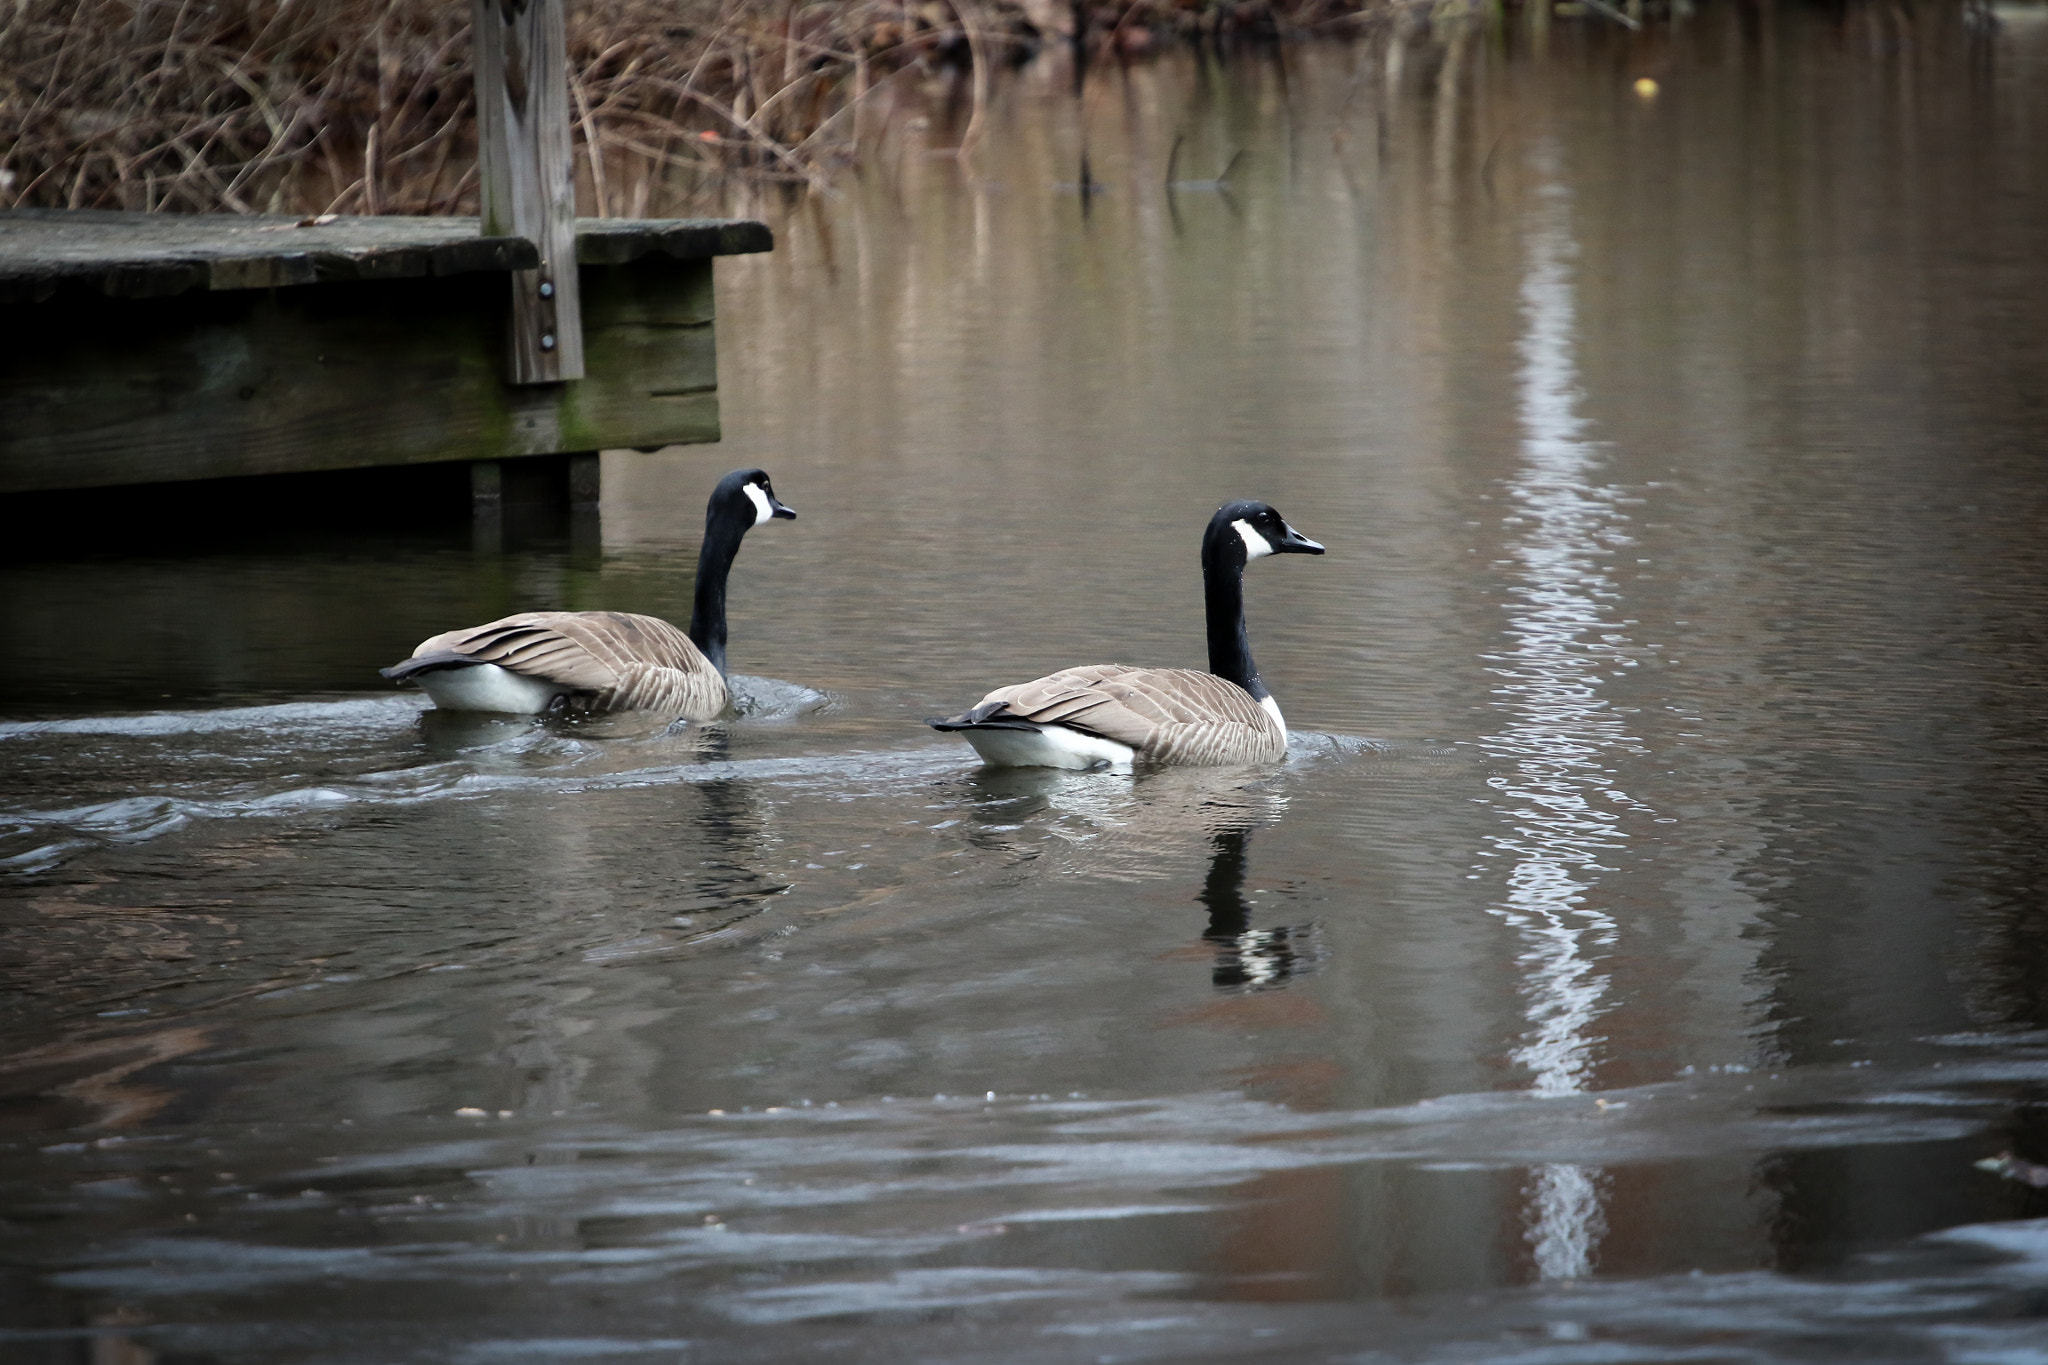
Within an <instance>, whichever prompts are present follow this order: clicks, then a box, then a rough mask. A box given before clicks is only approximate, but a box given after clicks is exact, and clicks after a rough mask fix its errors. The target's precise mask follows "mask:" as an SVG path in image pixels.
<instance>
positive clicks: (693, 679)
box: [413, 611, 731, 720]
mask: <svg viewBox="0 0 2048 1365" xmlns="http://www.w3.org/2000/svg"><path fill="white" fill-rule="evenodd" d="M441 653H448V654H464V655H467V656H469V657H470V658H472V659H476V660H478V661H479V662H482V663H491V664H496V665H498V667H500V668H503V669H505V670H507V671H509V672H512V673H517V674H520V675H521V676H523V677H528V678H539V679H541V680H542V681H545V682H551V683H558V684H560V685H561V686H563V687H565V688H567V689H569V690H571V691H572V692H575V693H577V694H579V699H580V700H582V701H583V704H584V705H585V706H586V708H587V709H589V710H592V711H636V710H662V711H674V712H677V713H678V714H681V715H685V716H688V717H689V718H690V719H692V720H709V719H710V718H711V717H713V716H716V715H718V714H720V713H721V712H723V711H724V710H725V708H726V706H727V705H728V704H729V702H730V700H731V694H730V693H729V692H727V690H726V686H725V679H724V678H722V677H720V676H719V672H718V670H717V669H715V668H713V667H712V666H711V661H710V660H709V659H707V658H705V657H704V653H703V651H702V650H700V649H698V648H697V646H696V645H695V644H694V643H692V641H691V640H690V637H689V636H687V635H685V634H683V632H681V631H680V630H677V629H676V628H675V627H674V626H672V625H670V624H669V623H668V622H666V621H664V620H662V619H661V618H660V617H658V616H635V615H632V614H630V613H627V612H622V611H528V612H521V613H520V614H519V615H517V616H507V617H505V618H504V619H503V620H498V621H492V622H490V623H488V624H486V625H481V626H470V627H468V628H466V629H463V630H451V631H446V632H444V633H442V634H440V635H436V636H434V637H433V638H432V639H429V640H423V641H421V642H420V646H419V648H418V649H415V650H414V651H413V656H414V657H415V658H417V657H419V656H421V655H423V654H441Z"/></svg>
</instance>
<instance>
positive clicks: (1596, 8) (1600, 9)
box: [1580, 0, 1643, 30]
mask: <svg viewBox="0 0 2048 1365" xmlns="http://www.w3.org/2000/svg"><path fill="white" fill-rule="evenodd" d="M1580 3H1581V4H1583V5H1584V6H1585V7H1586V8H1587V9H1589V10H1591V11H1593V13H1595V14H1604V15H1606V16H1607V17H1608V18H1609V19H1612V20H1613V21H1614V22H1615V23H1617V24H1621V25H1624V26H1625V27H1628V28H1631V29H1638V30H1640V29H1641V28H1642V26H1643V24H1642V21H1641V20H1640V19H1633V18H1630V17H1629V16H1628V15H1626V14H1623V13H1622V12H1621V11H1620V10H1618V9H1616V8H1615V7H1614V6H1612V5H1610V4H1608V3H1607V0H1580Z"/></svg>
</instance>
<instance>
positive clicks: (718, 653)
mask: <svg viewBox="0 0 2048 1365" xmlns="http://www.w3.org/2000/svg"><path fill="white" fill-rule="evenodd" d="M746 533H747V528H746V527H745V526H742V525H738V524H736V523H735V522H734V521H733V519H732V518H730V517H722V516H720V515H719V514H718V512H717V511H716V510H713V511H712V512H711V513H710V514H709V515H708V516H706V517H705V518H704V548H703V549H702V550H699V551H698V552H697V600H696V603H695V605H694V606H693V607H692V608H691V611H690V642H691V643H692V644H694V645H696V646H697V648H699V649H701V650H703V651H704V657H705V658H707V659H709V660H710V661H711V666H712V667H713V668H715V669H717V670H718V671H719V673H720V674H721V675H722V674H724V672H725V580H726V579H727V578H728V577H730V576H731V574H732V561H733V556H735V555H737V554H738V553H739V552H740V539H741V537H743V536H745V535H746Z"/></svg>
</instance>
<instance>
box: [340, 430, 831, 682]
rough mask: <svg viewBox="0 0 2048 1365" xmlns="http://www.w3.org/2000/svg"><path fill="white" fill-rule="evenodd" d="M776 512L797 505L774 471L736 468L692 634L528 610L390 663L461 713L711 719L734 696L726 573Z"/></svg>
mask: <svg viewBox="0 0 2048 1365" xmlns="http://www.w3.org/2000/svg"><path fill="white" fill-rule="evenodd" d="M776 517H786V518H789V519H791V520H794V519H795V517H796V513H795V512H793V511H791V510H790V509H789V508H787V507H785V506H783V505H782V504H781V503H780V502H777V501H776V499H775V490H774V489H773V488H772V487H771V486H770V485H769V483H768V475H767V473H766V472H765V471H762V470H759V469H736V470H734V471H733V472H732V473H730V474H728V475H726V476H725V477H724V478H722V479H720V480H719V481H718V487H716V488H714V489H712V490H711V502H710V505H709V506H707V507H706V508H705V510H704V548H703V549H702V550H700V551H699V552H698V554H697V600H696V605H695V607H694V609H693V610H692V611H691V613H690V633H689V634H688V635H685V634H683V632H681V631H679V630H677V629H676V628H675V627H674V626H672V625H670V624H669V623H668V622H666V621H664V620H662V619H661V618H660V617H657V616H633V615H629V614H627V613H626V612H622V611H527V612H521V613H520V614H519V615H517V616H507V617H506V618H504V619H503V620H502V621H492V622H491V623H490V624H488V625H482V626H471V627H469V628H468V629H466V630H451V631H448V632H446V633H445V634H441V635H436V636H434V637H433V638H432V639H430V640H423V641H421V642H420V647H419V648H418V649H415V650H414V651H413V652H412V657H411V658H410V659H407V660H405V661H404V662H402V663H399V664H396V665H394V666H392V667H390V668H386V669H381V670H379V671H380V672H382V673H383V674H384V676H385V677H387V678H389V679H391V680H392V681H393V682H405V681H407V680H411V681H413V682H416V683H418V684H419V685H420V686H421V687H422V688H423V689H425V691H426V693H427V695H428V696H430V697H432V698H433V699H434V705H436V706H439V707H442V708H444V709H446V710H450V711H510V712H514V713H518V714H523V715H539V714H541V713H543V712H549V711H558V710H571V711H636V710H658V711H669V712H673V713H675V714H677V715H680V716H683V717H685V718H687V719H690V720H710V719H712V718H713V717H715V716H719V715H722V714H723V713H724V712H725V710H726V708H727V707H728V706H730V705H731V704H732V693H731V692H730V691H729V690H728V689H727V687H726V685H725V580H726V576H727V575H728V574H729V573H731V572H732V561H733V556H734V555H736V554H738V553H739V552H740V539H741V537H743V536H745V535H746V533H747V532H748V530H749V529H751V528H753V527H755V526H760V525H762V524H764V523H766V522H768V521H771V520H773V519H774V518H776Z"/></svg>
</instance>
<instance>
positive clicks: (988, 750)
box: [925, 502, 1323, 770]
mask: <svg viewBox="0 0 2048 1365" xmlns="http://www.w3.org/2000/svg"><path fill="white" fill-rule="evenodd" d="M1322 552H1323V547H1322V546H1321V545H1318V544H1317V543H1316V542H1315V541H1313V540H1310V539H1309V538H1308V537H1307V536H1304V535H1302V534H1301V533H1300V532H1299V531H1297V530H1295V529H1294V528H1293V527H1292V526H1289V525H1288V524H1287V522H1286V521H1285V520H1284V519H1282V517H1281V516H1280V514H1279V513H1278V512H1276V511H1274V510H1273V509H1272V508H1270V507H1268V506H1267V505H1266V504H1265V503H1263V502H1232V503H1225V504H1224V505H1223V506H1222V507H1221V508H1219V509H1218V510H1217V513H1216V515H1215V516H1213V517H1211V518H1209V529H1208V530H1206V531H1204V532H1203V533H1202V595H1203V598H1204V599H1205V602H1206V604H1207V608H1208V618H1209V671H1208V672H1207V673H1199V672H1196V671H1195V670H1194V669H1191V668H1132V667H1130V666H1129V665H1127V664H1088V665H1084V666H1083V667H1080V668H1068V669H1062V670H1061V671H1060V672H1058V673H1054V674H1052V675H1050V676H1048V677H1044V678H1039V679H1037V680H1036V681H1034V682H1028V683H1019V684H1017V685H1016V686H1014V687H999V688H997V689H996V690H995V691H993V692H991V693H989V694H988V695H987V696H986V697H983V698H982V699H981V703H980V704H979V705H978V706H976V707H974V708H973V709H972V710H970V711H966V712H963V713H962V714H960V715H957V716H953V717H951V718H949V719H944V720H940V719H932V720H928V721H926V722H925V724H927V725H929V726H931V727H932V728H933V729H934V730H940V731H947V732H955V731H957V732H958V733H959V734H960V736H961V737H962V738H964V739H965V740H966V741H967V742H968V743H969V744H972V745H973V746H974V748H975V752H977V753H979V754H980V755H981V760H982V762H984V763H987V764H989V765H991V766H993V767H998V768H1080V769H1083V770H1087V769H1094V768H1103V767H1110V768H1128V767H1130V766H1132V764H1133V763H1137V762H1143V763H1160V764H1224V763H1272V762H1275V761H1277V760H1279V759H1281V758H1284V757H1285V756H1286V754H1287V722H1286V721H1284V720H1282V719H1281V717H1280V706H1279V703H1277V702H1275V701H1274V700H1273V694H1272V693H1270V692H1268V691H1267V690H1266V685H1265V684H1264V683H1262V682H1260V681H1259V670H1258V666H1257V665H1256V664H1254V663H1253V662H1252V649H1251V642H1250V641H1249V640H1247V639H1246V638H1245V633H1244V566H1245V565H1246V564H1248V563H1250V562H1251V561H1252V560H1254V559H1262V558H1264V557H1265V556H1267V555H1271V554H1307V555H1319V554H1321V553H1322Z"/></svg>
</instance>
